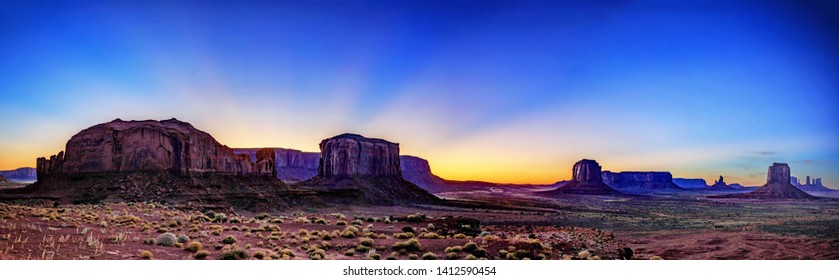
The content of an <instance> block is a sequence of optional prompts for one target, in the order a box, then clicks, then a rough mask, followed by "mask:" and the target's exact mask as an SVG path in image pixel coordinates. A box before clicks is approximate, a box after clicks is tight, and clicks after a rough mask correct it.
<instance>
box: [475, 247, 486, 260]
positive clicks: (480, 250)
mask: <svg viewBox="0 0 839 280" xmlns="http://www.w3.org/2000/svg"><path fill="white" fill-rule="evenodd" d="M472 255H473V256H475V257H476V258H486V257H487V251H486V250H484V249H483V248H478V249H475V250H474V251H472Z"/></svg>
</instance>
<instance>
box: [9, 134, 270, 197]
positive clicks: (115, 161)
mask: <svg viewBox="0 0 839 280" xmlns="http://www.w3.org/2000/svg"><path fill="white" fill-rule="evenodd" d="M255 157H256V161H255V162H254V161H251V159H250V157H249V156H248V155H236V154H234V153H233V150H232V149H231V148H229V147H227V146H225V145H222V144H220V143H219V142H217V141H216V140H215V139H214V138H213V137H212V136H210V135H209V134H207V133H206V132H203V131H201V130H198V129H196V128H195V127H193V126H192V125H190V124H189V123H185V122H181V121H178V120H176V119H170V120H164V121H152V120H147V121H123V120H120V119H116V120H114V121H111V122H108V123H103V124H98V125H95V126H92V127H90V128H88V129H85V130H82V131H81V132H79V133H78V134H76V135H74V136H73V137H72V138H70V140H69V141H68V142H67V146H66V152H59V153H58V154H56V155H53V156H50V158H49V159H46V158H39V159H38V160H37V167H36V172H37V178H38V181H37V182H35V184H33V185H32V186H30V187H27V188H22V189H20V190H17V191H14V192H11V193H9V195H18V196H21V197H27V196H40V197H47V198H53V199H58V200H60V201H66V202H97V201H101V200H106V199H107V200H124V201H147V200H164V201H173V202H175V201H204V202H206V201H211V202H213V203H229V204H235V205H233V206H241V205H245V206H247V205H255V204H262V205H263V206H265V207H269V206H270V207H275V208H276V207H282V205H283V204H284V203H285V202H286V198H287V197H285V196H284V195H283V194H280V193H278V192H281V191H285V190H287V188H286V187H285V186H284V185H283V184H282V182H280V181H279V180H277V179H275V178H273V177H275V176H276V173H275V172H276V171H275V169H274V168H273V166H274V162H275V154H274V151H273V150H271V149H262V150H259V151H257V152H256V154H255ZM7 196H8V195H7Z"/></svg>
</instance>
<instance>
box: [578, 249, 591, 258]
mask: <svg viewBox="0 0 839 280" xmlns="http://www.w3.org/2000/svg"><path fill="white" fill-rule="evenodd" d="M577 258H578V259H581V260H587V259H588V258H591V252H589V251H588V250H582V251H580V252H579V253H577Z"/></svg>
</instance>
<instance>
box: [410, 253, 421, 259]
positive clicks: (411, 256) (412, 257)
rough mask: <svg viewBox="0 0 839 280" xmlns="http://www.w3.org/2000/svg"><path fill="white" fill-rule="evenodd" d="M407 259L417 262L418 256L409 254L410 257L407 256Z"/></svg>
mask: <svg viewBox="0 0 839 280" xmlns="http://www.w3.org/2000/svg"><path fill="white" fill-rule="evenodd" d="M408 259H409V260H417V259H419V256H418V255H417V254H410V255H408Z"/></svg>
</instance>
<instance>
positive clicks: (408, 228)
mask: <svg viewBox="0 0 839 280" xmlns="http://www.w3.org/2000/svg"><path fill="white" fill-rule="evenodd" d="M402 232H410V233H414V232H415V231H414V228H413V227H411V226H405V227H403V228H402Z"/></svg>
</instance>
